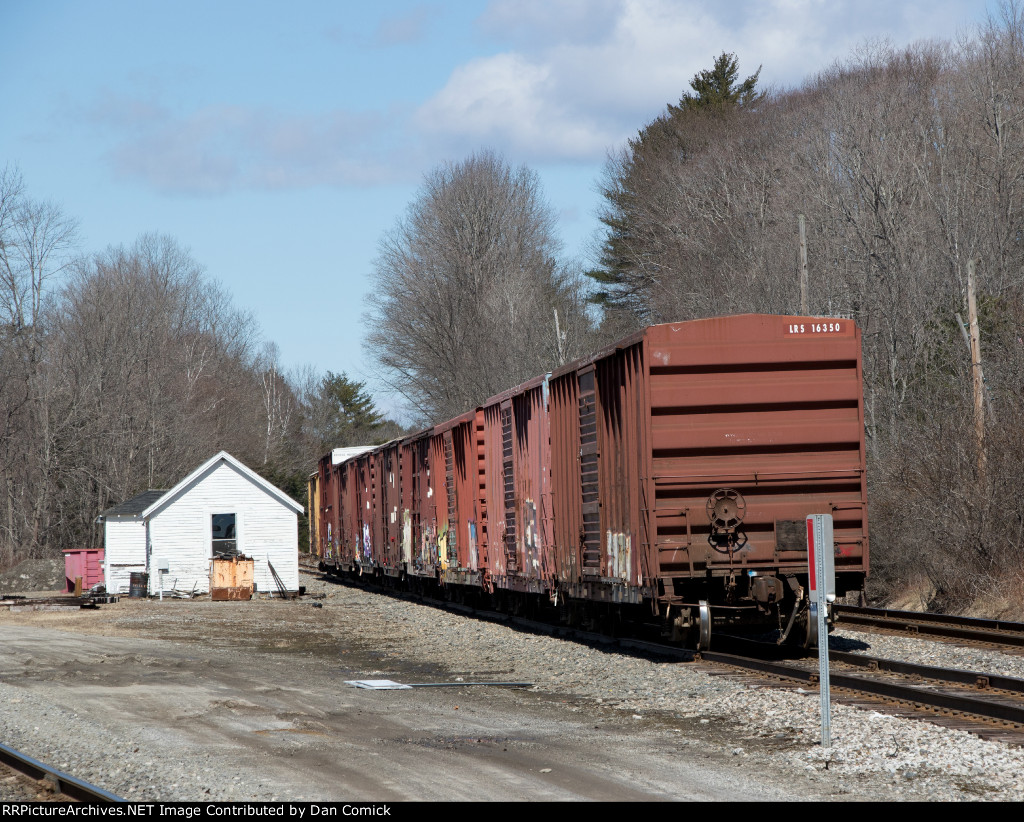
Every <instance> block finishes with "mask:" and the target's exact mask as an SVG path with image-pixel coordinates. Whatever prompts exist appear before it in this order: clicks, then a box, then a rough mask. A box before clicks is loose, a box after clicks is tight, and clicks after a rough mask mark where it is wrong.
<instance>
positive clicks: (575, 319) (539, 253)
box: [367, 152, 583, 420]
mask: <svg viewBox="0 0 1024 822" xmlns="http://www.w3.org/2000/svg"><path fill="white" fill-rule="evenodd" d="M558 250H559V248H558V243H557V241H556V240H555V236H554V220H553V217H552V215H551V211H550V208H549V207H548V206H547V204H546V203H545V202H544V200H543V197H542V194H541V191H540V184H539V182H538V180H537V176H536V174H534V173H533V172H531V171H529V170H528V169H526V168H525V167H524V168H519V169H517V170H513V169H512V168H511V167H510V166H509V165H508V164H507V163H506V162H505V161H504V160H503V159H501V158H500V157H498V156H496V155H494V154H491V153H487V152H483V153H480V154H475V155H473V156H471V157H469V158H468V159H467V160H465V161H463V162H461V163H454V164H447V165H444V166H441V167H438V168H436V169H434V170H433V171H432V172H431V173H430V174H428V175H427V178H426V180H425V182H424V184H423V187H422V189H421V190H420V194H419V196H418V197H417V199H416V201H415V202H414V203H412V204H411V205H410V207H409V211H408V213H407V215H406V216H405V218H404V219H402V220H400V221H399V222H398V224H397V225H396V227H395V228H394V229H393V230H392V231H391V232H389V233H388V234H387V235H386V236H385V238H384V239H383V240H382V241H381V244H380V251H379V254H378V257H377V260H376V262H375V271H374V291H373V294H372V296H371V297H370V299H369V316H368V321H369V325H370V328H371V331H370V333H369V335H368V343H367V351H368V353H369V354H370V356H372V357H373V358H374V359H375V360H376V361H377V362H378V363H379V364H380V365H381V366H382V368H383V369H384V371H385V372H386V374H387V375H388V378H389V379H390V381H391V382H392V384H393V385H394V386H395V387H396V388H397V389H398V390H399V391H400V393H402V394H403V395H404V396H405V397H406V398H407V399H408V400H409V402H410V403H411V404H412V406H413V408H414V409H415V410H416V411H417V412H418V413H420V414H421V416H422V417H423V418H424V419H425V420H438V419H443V418H445V417H451V416H455V415H456V414H459V413H461V412H463V411H465V410H466V409H468V408H471V407H473V406H474V405H475V404H476V403H479V402H481V401H482V400H484V399H485V398H486V397H487V396H489V395H491V394H494V393H497V392H498V391H501V390H503V389H505V388H509V387H511V386H512V385H515V384H516V383H518V382H520V381H522V380H525V379H527V378H529V377H530V376H533V375H535V374H538V373H542V372H543V371H544V370H545V369H547V368H549V367H551V365H553V364H555V363H557V362H558V361H559V359H560V358H561V359H564V358H565V357H567V356H568V357H571V356H574V355H575V352H574V351H572V347H573V345H576V344H578V342H579V337H580V333H579V329H580V323H581V319H582V318H583V315H582V314H581V303H580V300H579V299H578V293H577V290H578V289H577V286H578V281H574V280H573V278H572V277H571V276H569V274H568V273H567V272H564V271H562V270H560V268H559V265H558V263H557V261H556V254H557V253H558ZM574 289H577V290H574ZM556 308H557V309H558V311H559V315H558V316H559V322H558V328H557V330H556V324H555V322H554V315H553V309H556ZM570 328H571V329H573V331H572V336H571V337H570V336H562V335H561V332H562V331H563V330H567V329H570Z"/></svg>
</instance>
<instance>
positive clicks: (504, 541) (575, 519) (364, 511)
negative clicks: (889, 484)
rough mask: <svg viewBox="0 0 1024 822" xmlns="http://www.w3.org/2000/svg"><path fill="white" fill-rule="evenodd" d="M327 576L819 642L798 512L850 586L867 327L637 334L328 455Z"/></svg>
mask: <svg viewBox="0 0 1024 822" xmlns="http://www.w3.org/2000/svg"><path fill="white" fill-rule="evenodd" d="M309 501H310V511H311V516H310V521H311V522H310V543H311V544H310V549H311V552H312V553H313V554H314V555H315V556H317V557H318V558H319V562H320V565H321V568H322V569H324V570H327V571H331V572H335V573H353V574H360V575H367V574H369V575H374V576H376V577H379V578H380V580H381V581H382V582H385V583H387V584H392V585H396V586H401V587H403V588H407V589H412V590H419V591H431V590H433V591H434V592H435V593H439V594H443V595H445V596H447V597H449V598H453V599H456V600H460V601H462V600H468V599H473V600H476V601H479V602H481V603H483V602H484V601H486V602H487V604H488V606H489V607H498V608H504V609H509V610H511V611H514V612H524V611H526V612H528V611H531V610H542V609H544V610H547V611H548V613H555V612H557V614H558V616H559V617H560V619H562V620H564V621H565V622H566V623H568V624H586V625H589V626H590V627H598V628H605V627H608V625H609V624H611V625H614V623H615V622H616V621H618V620H625V619H630V620H632V619H637V618H640V619H645V620H646V621H647V624H652V623H653V624H658V625H660V626H661V628H662V631H663V633H664V634H665V635H671V636H672V637H673V638H674V639H676V640H678V641H683V642H687V641H688V642H689V643H690V644H691V645H696V646H697V647H698V648H707V647H708V646H709V644H710V637H711V633H712V627H713V626H714V630H716V631H718V630H720V629H721V627H722V626H726V627H727V629H728V630H730V631H732V630H739V629H742V628H744V627H753V628H756V629H758V630H763V629H764V628H766V627H772V628H776V627H777V628H778V631H779V641H780V642H782V641H790V642H798V643H804V644H809V643H812V642H813V641H814V640H813V637H814V636H815V632H814V631H812V630H810V629H809V618H808V614H809V608H808V593H807V590H808V584H807V583H808V569H807V531H806V528H805V518H806V517H807V516H808V515H810V514H831V515H832V517H833V520H834V540H835V545H834V556H835V571H836V593H837V595H838V596H844V595H846V594H847V593H848V592H854V591H858V590H860V591H863V586H864V581H865V578H866V576H867V573H868V526H867V486H866V478H865V447H864V403H863V391H862V359H861V338H860V330H859V329H858V328H857V327H856V325H855V324H854V322H853V321H852V320H849V319H836V318H811V317H786V316H775V315H760V314H749V315H742V316H731V317H717V318H712V319H704V320H694V321H688V322H679V323H668V324H664V325H654V326H650V327H648V328H646V329H644V330H643V331H640V332H638V333H636V334H635V335H633V336H630V337H628V338H626V339H623V340H621V341H619V342H618V343H616V344H614V345H612V346H610V347H608V348H606V349H604V350H602V351H599V352H597V353H595V354H594V355H592V356H590V357H587V358H585V359H582V360H578V361H576V362H573V363H570V364H568V365H566V366H564V367H562V368H560V369H558V370H556V371H554V372H552V373H550V374H546V375H544V376H539V377H537V378H535V379H532V380H530V381H528V382H526V383H524V384H522V385H520V386H518V387H516V388H513V389H511V390H509V391H506V392H504V393H502V394H499V395H497V396H494V397H491V398H490V399H488V400H487V401H486V402H484V403H483V405H482V406H480V407H479V408H475V409H473V410H470V411H467V412H466V413H465V414H463V415H462V416H460V417H456V418H455V419H452V420H448V421H447V422H444V423H441V424H440V425H436V426H434V427H433V428H428V429H426V430H423V431H419V432H417V433H414V434H410V435H408V436H406V437H403V438H401V439H397V440H394V441H392V442H388V443H386V444H384V445H379V446H376V447H367V448H354V449H353V448H349V449H336V450H335V451H332V452H331V453H330V454H327V455H326V456H324V457H323V458H322V459H321V460H320V462H319V465H318V469H317V471H316V472H315V473H314V474H313V475H312V477H310V481H309Z"/></svg>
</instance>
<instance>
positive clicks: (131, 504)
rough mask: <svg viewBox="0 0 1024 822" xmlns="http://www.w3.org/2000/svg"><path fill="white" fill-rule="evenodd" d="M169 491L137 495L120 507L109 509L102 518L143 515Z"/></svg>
mask: <svg viewBox="0 0 1024 822" xmlns="http://www.w3.org/2000/svg"><path fill="white" fill-rule="evenodd" d="M166 493H167V491H159V490H155V489H150V490H149V491H143V492H142V493H141V494H136V495H135V496H134V497H132V498H131V499H126V500H125V501H124V502H122V503H120V504H119V505H115V506H114V507H113V508H108V509H107V510H106V511H104V512H103V513H101V514H100V516H101V517H130V516H135V515H137V514H141V513H142V512H143V511H145V510H146V509H147V508H148V507H149V506H150V505H152V504H153V503H154V502H156V501H157V500H159V499H160V498H161V497H162V496H163V495H164V494H166Z"/></svg>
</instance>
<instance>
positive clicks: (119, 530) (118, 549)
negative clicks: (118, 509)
mask: <svg viewBox="0 0 1024 822" xmlns="http://www.w3.org/2000/svg"><path fill="white" fill-rule="evenodd" d="M103 525H104V527H103V531H104V538H105V543H104V544H105V547H106V554H105V557H104V562H103V568H104V584H105V585H106V586H107V591H109V592H110V593H112V594H126V593H128V585H129V582H130V581H131V574H132V572H133V571H135V572H139V571H145V570H146V524H145V523H144V522H143V521H142V520H141V519H136V518H131V519H115V518H109V519H107V520H106V521H105V522H104V524H103Z"/></svg>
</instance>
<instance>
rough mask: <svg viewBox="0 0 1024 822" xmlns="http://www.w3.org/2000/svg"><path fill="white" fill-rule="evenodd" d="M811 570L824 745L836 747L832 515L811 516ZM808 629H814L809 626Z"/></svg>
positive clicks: (808, 539) (834, 573) (809, 564)
mask: <svg viewBox="0 0 1024 822" xmlns="http://www.w3.org/2000/svg"><path fill="white" fill-rule="evenodd" d="M807 571H808V573H809V574H810V583H811V584H810V588H811V591H810V605H811V620H812V621H815V620H816V621H817V623H818V681H819V682H818V687H819V690H820V692H821V746H822V747H823V748H830V747H832V736H831V731H832V721H831V709H830V704H831V694H830V693H829V680H828V620H827V616H828V603H829V602H835V598H836V570H835V543H834V542H833V538H832V515H831V514H812V515H811V516H809V517H807ZM807 627H808V630H810V629H811V626H810V625H808V626H807Z"/></svg>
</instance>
